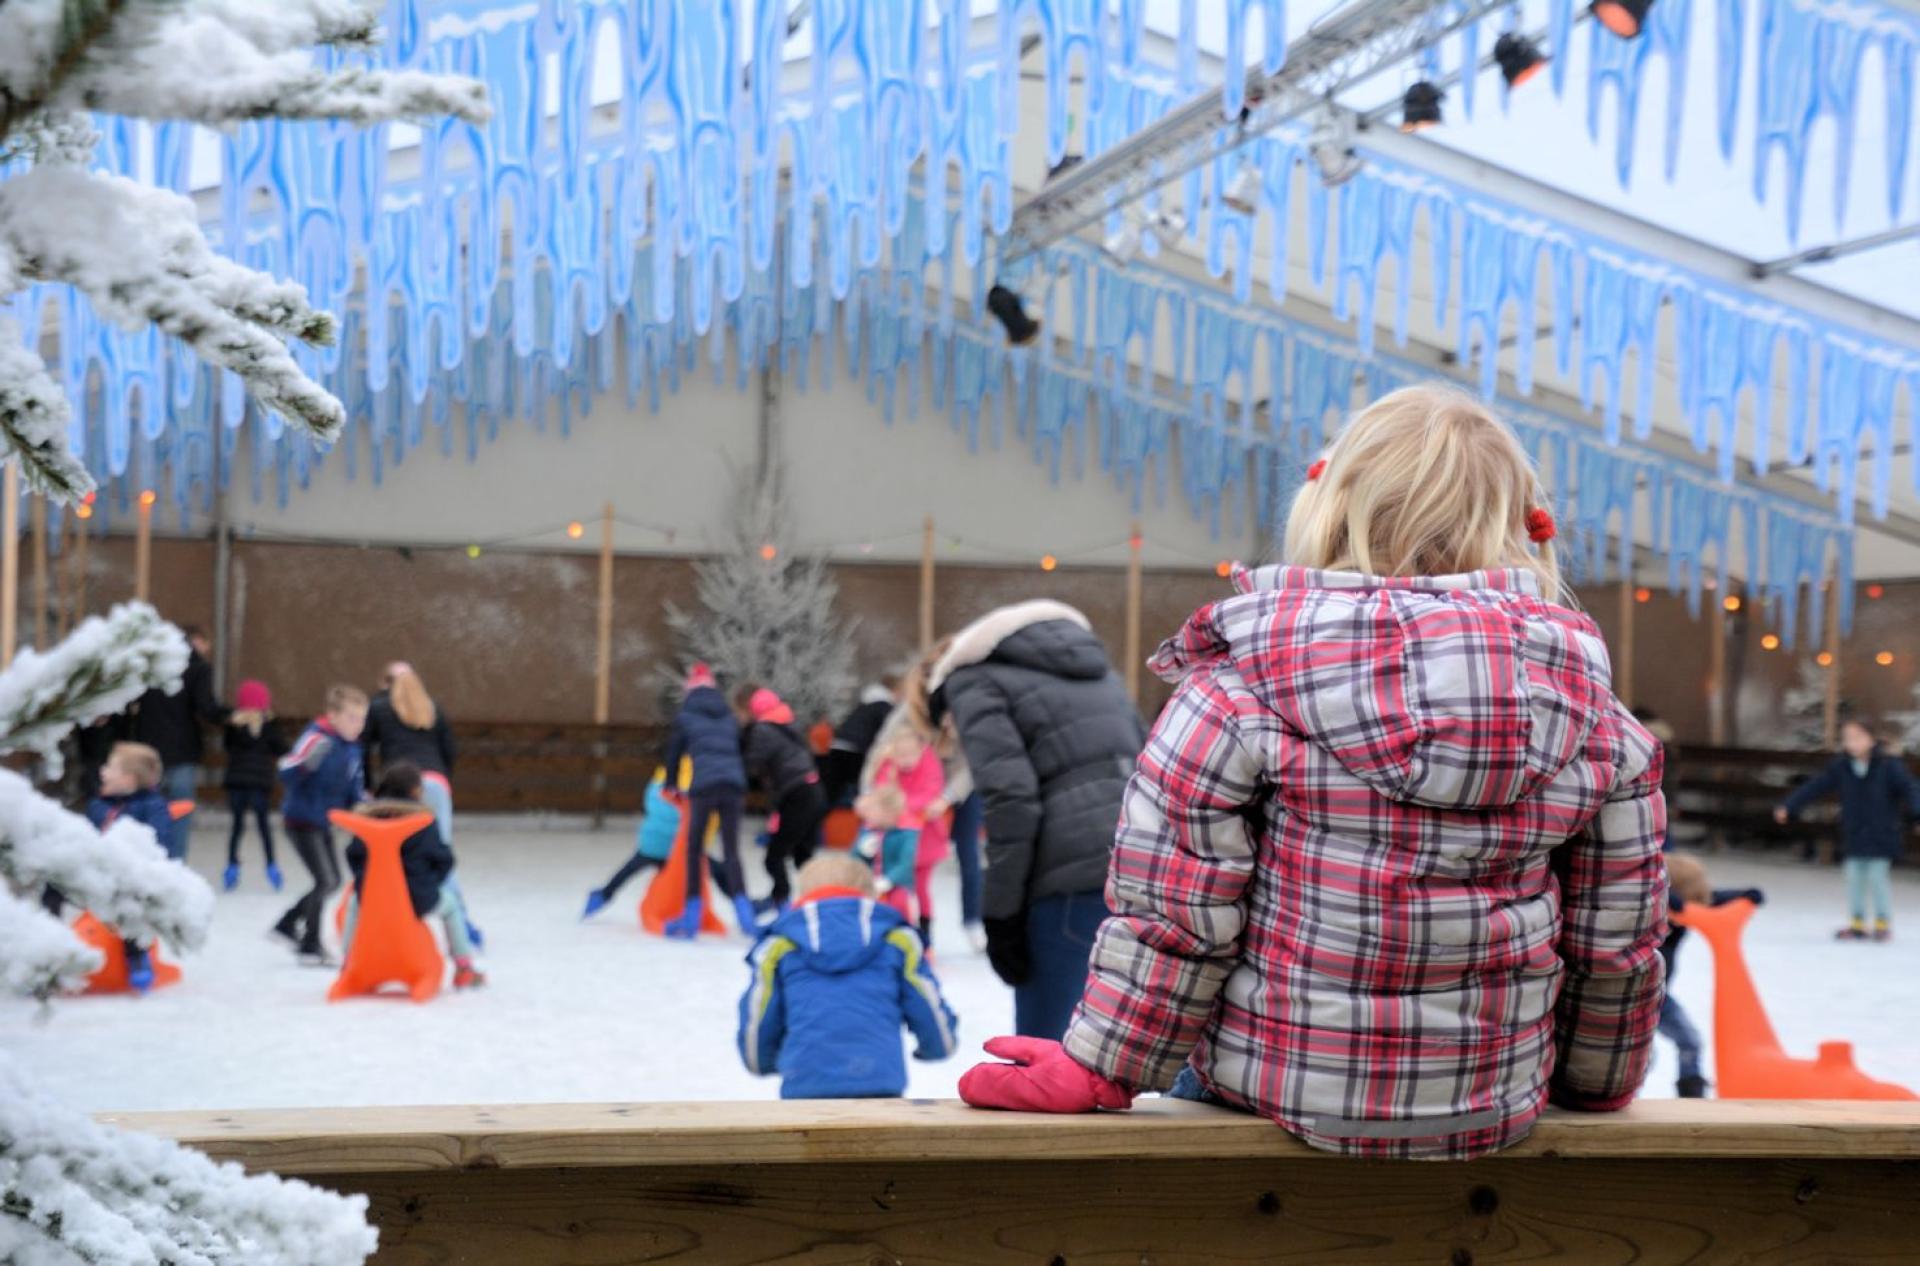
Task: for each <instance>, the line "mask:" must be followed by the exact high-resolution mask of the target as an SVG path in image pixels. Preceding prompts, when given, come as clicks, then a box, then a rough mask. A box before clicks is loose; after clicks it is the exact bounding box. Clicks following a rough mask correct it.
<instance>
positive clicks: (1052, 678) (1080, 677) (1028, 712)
mask: <svg viewBox="0 0 1920 1266" xmlns="http://www.w3.org/2000/svg"><path fill="white" fill-rule="evenodd" d="M928 688H929V689H930V690H931V691H932V692H933V694H934V704H935V709H936V711H940V710H944V711H946V712H950V713H951V714H952V716H953V720H954V725H955V727H956V728H957V729H958V731H959V733H960V745H961V746H962V748H964V749H965V751H966V755H967V763H968V764H969V765H970V766H971V767H972V769H973V780H974V785H975V786H976V787H977V788H978V789H979V791H980V795H981V798H982V800H983V802H984V805H985V809H986V827H987V873H986V883H985V889H984V892H983V893H982V901H981V913H982V915H984V916H985V917H986V918H987V919H989V920H1000V919H1010V918H1014V917H1016V916H1018V915H1020V914H1021V913H1022V912H1023V911H1025V910H1026V908H1027V907H1028V906H1029V905H1031V904H1032V903H1033V902H1034V901H1036V900H1038V899H1039V898H1042V897H1051V896H1058V895H1061V894H1064V893H1079V892H1099V891H1101V890H1102V889H1104V888H1105V887H1106V882H1107V855H1108V853H1109V852H1110V851H1111V850H1112V848H1113V834H1114V829H1115V827H1116V826H1117V825H1118V823H1119V821H1120V799H1121V796H1122V794H1123V793H1124V792H1125V790H1126V786H1127V779H1128V778H1130V777H1131V776H1132V775H1133V766H1134V762H1135V760H1136V759H1137V758H1138V757H1139V755H1140V749H1141V747H1142V746H1143V745H1144V744H1145V742H1146V733H1145V731H1144V730H1143V729H1142V727H1141V724H1140V714H1139V713H1138V712H1136V711H1135V710H1134V707H1133V703H1132V701H1131V700H1130V699H1128V698H1127V691H1126V687H1125V685H1123V684H1122V682H1121V680H1120V677H1119V675H1118V674H1116V673H1115V672H1114V671H1113V667H1112V665H1110V664H1109V663H1108V662H1107V650H1106V647H1105V646H1103V645H1102V644H1101V642H1100V639H1099V638H1097V637H1095V636H1094V635H1093V632H1092V631H1091V629H1090V628H1089V627H1088V625H1087V620H1086V617H1085V616H1083V615H1081V614H1080V613H1079V612H1078V611H1075V610H1074V609H1073V608H1072V607H1069V606H1065V605H1063V604H1061V603H1058V602H1044V601H1043V602H1027V603H1021V604H1019V605H1017V606H1012V607H1003V608H1001V609H1000V610H998V611H995V612H993V613H992V614H990V615H988V616H986V617H985V618H983V619H981V620H979V621H977V622H975V623H974V624H973V625H971V626H969V627H968V628H967V629H965V630H964V631H962V632H961V633H960V634H959V635H958V636H957V637H955V639H954V643H953V648H952V650H950V651H949V652H948V653H947V655H946V656H945V658H943V659H942V660H941V661H940V663H939V665H938V666H936V667H935V669H934V672H933V673H932V675H931V676H930V677H929V679H928Z"/></svg>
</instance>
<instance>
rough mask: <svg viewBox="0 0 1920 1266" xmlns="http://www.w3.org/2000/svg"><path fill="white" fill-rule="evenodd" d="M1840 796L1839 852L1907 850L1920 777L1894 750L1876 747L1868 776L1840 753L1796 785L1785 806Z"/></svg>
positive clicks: (1918, 812) (1792, 809)
mask: <svg viewBox="0 0 1920 1266" xmlns="http://www.w3.org/2000/svg"><path fill="white" fill-rule="evenodd" d="M1836 792H1838V793H1839V796H1840V855H1841V856H1842V857H1845V858H1848V859H1855V858H1862V857H1887V858H1892V859H1893V860H1895V861H1898V860H1899V859H1900V858H1901V856H1902V855H1904V854H1905V853H1906V851H1907V816H1908V815H1909V814H1911V815H1913V816H1916V817H1920V783H1916V782H1915V781H1914V779H1913V776H1912V775H1911V774H1909V773H1908V772H1907V763H1906V761H1904V760H1902V759H1901V758H1900V757H1898V756H1893V755H1890V754H1889V753H1887V752H1886V751H1884V750H1879V749H1876V750H1875V751H1874V753H1873V756H1872V757H1871V758H1869V760H1868V762H1867V772H1866V776H1865V777H1862V776H1861V775H1859V774H1856V773H1854V772H1853V762H1852V761H1851V760H1849V759H1848V758H1847V757H1846V756H1845V755H1844V754H1843V755H1841V756H1840V757H1839V758H1837V759H1836V760H1835V761H1834V762H1833V763H1832V764H1831V765H1828V766H1827V767H1826V768H1825V769H1823V770H1821V771H1820V772H1819V773H1817V774H1815V775H1814V776H1813V777H1811V778H1809V779H1807V781H1805V782H1803V783H1801V784H1800V785H1799V786H1798V787H1796V788H1794V791H1793V794H1792V795H1790V796H1788V797H1787V799H1786V809H1787V812H1788V813H1790V814H1793V815H1794V816H1795V817H1798V816H1799V814H1800V811H1801V810H1802V809H1804V808H1806V807H1807V806H1808V805H1809V804H1812V803H1813V802H1814V801H1815V800H1817V799H1819V798H1820V797H1821V796H1830V795H1833V794H1834V793H1836Z"/></svg>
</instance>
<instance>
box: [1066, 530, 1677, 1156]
mask: <svg viewBox="0 0 1920 1266" xmlns="http://www.w3.org/2000/svg"><path fill="white" fill-rule="evenodd" d="M1238 583H1239V588H1240V589H1241V591H1242V592H1241V595H1240V596H1238V597H1233V598H1229V599H1226V600H1224V601H1221V602H1217V603H1214V604H1213V605H1211V606H1208V607H1205V608H1203V609H1202V610H1201V611H1200V612H1198V613H1197V614H1196V615H1195V616H1194V617H1193V619H1192V621H1191V622H1190V623H1189V624H1188V625H1187V627H1186V628H1185V629H1184V630H1183V631H1182V632H1181V633H1180V634H1179V635H1178V636H1177V637H1176V638H1174V639H1173V640H1172V641H1170V642H1168V643H1167V644H1166V645H1165V646H1163V647H1162V648H1161V649H1160V652H1159V654H1158V655H1157V656H1156V658H1155V660H1154V667H1155V669H1156V671H1158V672H1159V673H1160V674H1161V675H1162V676H1164V677H1166V678H1167V679H1169V680H1173V681H1178V682H1179V683H1180V685H1179V690H1178V692H1177V693H1176V694H1175V696H1174V699H1173V701H1172V702H1171V703H1170V704H1169V705H1168V707H1167V710H1166V712H1165V713H1164V714H1163V715H1162V716H1161V718H1160V722H1159V724H1158V725H1157V726H1156V727H1155V729H1154V733H1153V735H1152V737H1151V738H1150V739H1149V740H1148V744H1147V749H1146V751H1145V753H1144V754H1143V755H1142V756H1141V758H1140V766H1139V769H1138V771H1137V772H1136V773H1135V775H1134V777H1133V780H1132V782H1131V783H1130V784H1129V786H1128V789H1127V795H1126V801H1125V807H1124V810H1123V812H1122V815H1121V821H1120V829H1119V834H1118V838H1117V840H1116V842H1115V846H1114V852H1113V861H1112V869H1111V872H1110V874H1109V876H1108V884H1107V901H1108V904H1109V906H1110V907H1111V908H1112V909H1113V910H1114V911H1115V914H1114V916H1113V917H1112V918H1110V919H1109V920H1107V922H1106V924H1105V925H1104V926H1103V927H1102V928H1101V930H1100V934H1099V937H1098V939H1097V941H1096V942H1095V944H1094V949H1093V962H1092V971H1091V974H1090V976H1089V979H1088V982H1087V989H1086V994H1085V997H1084V999H1083V1000H1082V1003H1081V1006H1080V1010H1079V1011H1078V1012H1077V1013H1076V1015H1075V1017H1074V1020H1073V1023H1072V1025H1071V1026H1070V1027H1069V1029H1068V1031H1067V1034H1066V1039H1065V1043H1066V1047H1067V1050H1068V1051H1069V1052H1070V1053H1071V1054H1072V1055H1073V1056H1074V1057H1075V1058H1076V1059H1078V1060H1079V1061H1080V1062H1081V1063H1083V1064H1085V1065H1087V1066H1088V1067H1091V1068H1094V1069H1096V1070H1098V1071H1100V1072H1102V1073H1105V1074H1106V1075H1108V1076H1110V1077H1113V1078H1115V1079H1117V1080H1119V1081H1121V1082H1124V1083H1126V1084H1128V1085H1131V1086H1133V1087H1136V1088H1138V1089H1143V1090H1144V1089H1159V1088H1165V1087H1166V1086H1168V1085H1169V1084H1171V1082H1172V1081H1173V1079H1174V1076H1175V1074H1177V1073H1178V1072H1179V1071H1180V1068H1181V1065H1182V1064H1184V1063H1188V1062H1191V1064H1192V1066H1193V1068H1194V1070H1195V1071H1196V1072H1197V1073H1198V1074H1199V1075H1200V1077H1201V1080H1202V1082H1203V1083H1204V1084H1205V1085H1206V1087H1207V1088H1208V1089H1210V1090H1212V1091H1213V1092H1214V1093H1216V1094H1217V1095H1219V1096H1220V1097H1221V1098H1223V1099H1224V1100H1226V1101H1227V1102H1228V1103H1231V1104H1233V1105H1235V1106H1238V1107H1242V1108H1245V1109H1247V1110H1249V1111H1253V1112H1258V1113H1260V1114H1261V1115H1263V1116H1266V1117H1269V1118H1271V1119H1272V1120H1274V1121H1277V1122H1278V1123H1279V1124H1280V1125H1282V1126H1284V1127H1285V1128H1286V1129H1287V1130H1289V1131H1290V1132H1292V1133H1294V1134H1296V1135H1298V1136H1299V1137H1301V1138H1302V1139H1304V1140H1306V1141H1307V1142H1308V1143H1310V1144H1312V1145H1314V1146H1316V1147H1320V1148H1325V1149H1327V1150H1330V1151H1338V1152H1345V1153H1349V1154H1353V1155H1361V1156H1394V1157H1418V1158H1435V1159H1439V1158H1461V1157H1472V1156H1479V1155H1483V1154H1485V1153H1487V1152H1491V1151H1494V1150H1496V1149H1498V1148H1501V1147H1504V1146H1506V1145H1508V1144H1510V1143H1512V1142H1514V1141H1516V1140H1518V1139H1520V1138H1522V1137H1524V1136H1525V1135H1526V1133H1527V1132H1528V1130H1529V1129H1530V1128H1531V1127H1532V1124H1533V1121H1534V1119H1535V1118H1536V1117H1537V1116H1538V1115H1539V1113H1540V1110H1541V1107H1542V1105H1543V1103H1544V1102H1545V1100H1546V1099H1547V1097H1548V1095H1549V1092H1550V1091H1551V1094H1552V1097H1553V1099H1554V1101H1555V1102H1557V1103H1564V1104H1567V1105H1569V1106H1574V1107H1583V1108H1590V1109H1596V1110H1606V1109H1612V1108H1618V1107H1621V1106H1623V1105H1624V1104H1626V1103H1627V1102H1628V1101H1629V1100H1631V1099H1632V1098H1633V1095H1634V1092H1635V1090H1636V1089H1638V1087H1639V1085H1640V1081H1641V1079H1642V1077H1643V1076H1644V1075H1645V1073H1646V1068H1647V1059H1648V1054H1649V1051H1650V1047H1651V1044H1652V1040H1653V1033H1654V1028H1655V1025H1656V1023H1657V1021H1658V1018H1659V1010H1660V1000H1661V992H1662V966H1661V959H1660V954H1659V948H1660V942H1661V939H1662V938H1663V937H1664V936H1665V935H1666V930H1667V917H1666V912H1667V900H1666V871H1665V867H1664V866H1663V865H1662V862H1661V857H1660V848H1661V841H1662V839H1663V837H1664V835H1665V831H1666V821H1665V819H1666V809H1665V803H1664V801H1663V800H1662V798H1661V794H1660V773H1661V754H1660V748H1659V745H1658V744H1657V743H1656V742H1655V741H1654V740H1653V739H1652V738H1651V737H1650V736H1649V735H1648V734H1647V733H1646V731H1645V730H1643V729H1642V728H1641V727H1640V726H1639V725H1638V724H1637V723H1635V722H1634V721H1633V719H1632V718H1631V717H1630V716H1628V714H1627V713H1626V711H1625V710H1624V709H1623V708H1622V707H1621V706H1620V704H1619V703H1618V702H1616V701H1615V699H1614V698H1613V696H1612V694H1611V693H1609V686H1608V680H1609V666H1608V662H1607V655H1606V649H1605V646H1604V644H1603V643H1602V642H1601V639H1600V635H1599V632H1598V631H1597V630H1596V629H1595V627H1594V625H1593V623H1592V622H1591V621H1590V620H1588V619H1587V618H1586V617H1584V616H1582V615H1579V614H1576V613H1574V612H1572V611H1568V610H1565V609H1563V608H1560V607H1557V606H1554V605H1553V604H1551V603H1549V602H1546V601H1544V600H1543V599H1542V598H1541V597H1540V596H1539V592H1538V587H1537V585H1536V583H1535V581H1534V580H1533V578H1532V576H1531V575H1529V574H1526V573H1524V572H1518V571H1489V572H1476V573H1473V574H1470V575H1464V576H1445V577H1426V578H1418V579H1406V580H1399V579H1396V580H1383V579H1379V578H1375V577H1365V576H1357V575H1349V574H1343V573H1333V572H1313V571H1306V570H1303V569H1298V568H1285V567H1282V568H1269V569H1264V570H1262V571H1260V572H1257V573H1253V574H1251V575H1249V574H1246V573H1242V574H1241V575H1240V576H1239V577H1238Z"/></svg>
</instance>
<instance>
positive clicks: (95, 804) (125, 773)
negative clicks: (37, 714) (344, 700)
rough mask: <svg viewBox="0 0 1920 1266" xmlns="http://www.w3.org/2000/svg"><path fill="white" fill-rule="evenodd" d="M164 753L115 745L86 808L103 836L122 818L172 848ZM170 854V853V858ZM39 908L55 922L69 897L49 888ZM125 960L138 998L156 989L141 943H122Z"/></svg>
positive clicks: (139, 746) (140, 746) (149, 960)
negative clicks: (162, 784) (141, 825)
mask: <svg viewBox="0 0 1920 1266" xmlns="http://www.w3.org/2000/svg"><path fill="white" fill-rule="evenodd" d="M161 773H162V770H161V763H160V753H159V752H157V751H155V750H154V749H153V748H151V747H148V746H147V745H146V744H145V743H115V744H114V745H113V751H112V752H111V753H110V754H109V755H108V757H107V763H106V764H104V765H102V766H101V767H100V794H99V795H98V796H96V797H94V799H93V800H92V801H91V802H89V803H88V805H87V821H89V822H91V823H93V824H94V826H96V827H98V828H99V829H100V830H102V831H104V830H106V829H107V828H108V827H110V826H112V825H113V824H114V823H115V822H118V821H120V820H121V819H123V818H132V819H133V820H134V821H135V822H140V823H144V824H145V825H146V826H148V827H151V828H152V829H153V834H154V836H155V841H154V842H155V843H157V844H159V845H160V847H162V848H168V846H169V843H170V841H171V840H172V838H173V828H174V822H173V811H172V809H171V807H170V806H169V805H168V804H167V798H166V797H165V796H164V795H161V794H160V778H161ZM171 851H172V850H171V849H169V852H170V853H171ZM40 904H41V905H42V906H44V907H45V908H46V909H47V910H48V911H50V912H51V913H52V914H54V915H55V916H56V917H57V916H60V915H62V914H64V913H65V912H66V906H67V899H66V895H65V894H64V893H62V892H60V891H59V890H58V889H55V888H48V889H47V890H46V892H45V893H44V894H42V896H41V898H40ZM120 947H121V949H122V950H123V951H125V953H126V956H127V984H128V985H130V986H131V987H132V988H133V991H134V992H135V993H145V992H146V991H147V990H149V989H151V988H152V987H153V959H152V958H151V957H149V956H148V954H147V948H146V946H144V945H141V944H140V943H139V942H137V941H133V940H123V941H121V942H120Z"/></svg>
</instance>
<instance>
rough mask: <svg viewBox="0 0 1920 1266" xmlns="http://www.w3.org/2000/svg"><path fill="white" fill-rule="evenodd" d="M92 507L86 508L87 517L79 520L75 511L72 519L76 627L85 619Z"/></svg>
mask: <svg viewBox="0 0 1920 1266" xmlns="http://www.w3.org/2000/svg"><path fill="white" fill-rule="evenodd" d="M92 513H93V510H92V507H88V509H87V514H88V516H89V517H87V518H84V519H83V518H81V517H80V515H79V513H78V512H77V511H76V512H75V514H74V517H73V622H74V623H75V624H76V625H77V624H79V623H80V621H82V620H84V619H86V618H87V543H88V542H89V540H91V538H92V536H93V531H92V528H93V519H92V517H91V516H92Z"/></svg>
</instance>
